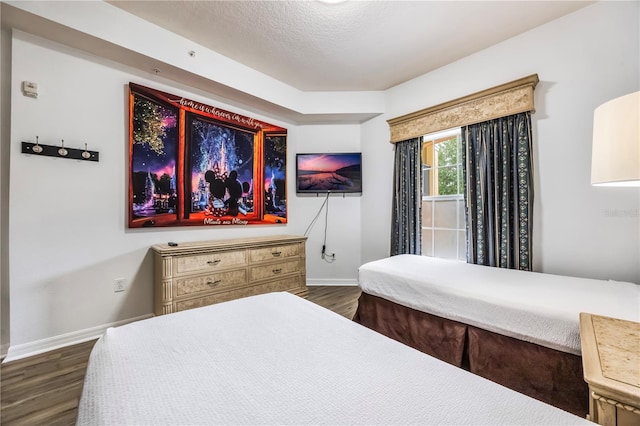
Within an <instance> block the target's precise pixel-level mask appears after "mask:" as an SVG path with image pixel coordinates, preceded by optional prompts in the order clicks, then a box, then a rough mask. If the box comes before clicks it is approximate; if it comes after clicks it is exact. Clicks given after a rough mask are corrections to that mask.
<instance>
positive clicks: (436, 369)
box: [78, 293, 591, 426]
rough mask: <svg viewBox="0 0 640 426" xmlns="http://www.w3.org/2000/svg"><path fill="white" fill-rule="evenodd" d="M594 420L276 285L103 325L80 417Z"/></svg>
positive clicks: (129, 420)
mask: <svg viewBox="0 0 640 426" xmlns="http://www.w3.org/2000/svg"><path fill="white" fill-rule="evenodd" d="M134 424H135V425H176V424H181V425H212V424H219V425H238V424H262V425H265V424H269V425H278V424H295V425H309V424H314V425H321V424H322V425H346V424H367V425H373V424H386V425H389V424H394V425H398V424H419V425H430V424H431V425H436V424H437V425H444V424H456V425H463V424H485V425H507V424H508V425H524V424H533V425H565V424H576V425H577V424H581V425H582V424H583V425H589V424H591V423H589V422H587V421H586V420H583V419H581V418H579V417H576V416H574V415H572V414H569V413H566V412H564V411H561V410H559V409H556V408H554V407H551V406H549V405H546V404H543V403H541V402H539V401H536V400H534V399H531V398H529V397H527V396H524V395H521V394H518V393H516V392H514V391H511V390H509V389H506V388H504V387H502V386H500V385H497V384H495V383H492V382H489V381H487V380H485V379H483V378H481V377H478V376H475V375H473V374H470V373H468V372H465V371H463V370H461V369H458V368H455V367H453V366H450V365H448V364H446V363H444V362H441V361H439V360H436V359H435V358H432V357H429V356H428V355H425V354H423V353H420V352H418V351H416V350H414V349H411V348H409V347H407V346H404V345H402V344H400V343H398V342H395V341H393V340H390V339H388V338H386V337H384V336H382V335H380V334H377V333H375V332H373V331H371V330H368V329H366V328H364V327H362V326H360V325H358V324H355V323H353V322H351V321H349V320H347V319H346V318H343V317H341V316H339V315H337V314H334V313H333V312H331V311H328V310H326V309H324V308H321V307H319V306H317V305H314V304H312V303H311V302H308V301H306V300H304V299H301V298H299V297H297V296H293V295H290V294H288V293H271V294H266V295H261V296H254V297H249V298H245V299H240V300H235V301H232V302H227V303H222V304H218V305H214V306H209V307H204V308H199V309H193V310H190V311H184V312H179V313H176V314H171V315H165V316H161V317H156V318H151V319H148V320H144V321H140V322H136V323H132V324H129V325H125V326H122V327H118V328H112V329H109V330H107V332H106V333H105V335H104V336H103V337H102V338H100V339H99V340H98V342H97V343H96V345H95V347H94V349H93V352H92V353H91V357H90V360H89V366H88V370H87V374H86V379H85V383H84V388H83V392H82V398H81V401H80V406H79V416H78V425H119V426H120V425H134Z"/></svg>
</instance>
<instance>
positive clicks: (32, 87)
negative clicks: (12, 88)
mask: <svg viewBox="0 0 640 426" xmlns="http://www.w3.org/2000/svg"><path fill="white" fill-rule="evenodd" d="M22 94H23V95H24V96H29V97H30V98H37V97H38V84H37V83H33V82H31V81H23V82H22Z"/></svg>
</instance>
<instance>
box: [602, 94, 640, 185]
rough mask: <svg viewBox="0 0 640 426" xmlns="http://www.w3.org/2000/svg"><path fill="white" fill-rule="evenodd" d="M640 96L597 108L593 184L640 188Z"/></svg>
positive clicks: (622, 98) (630, 95)
mask: <svg viewBox="0 0 640 426" xmlns="http://www.w3.org/2000/svg"><path fill="white" fill-rule="evenodd" d="M639 129H640V92H635V93H631V94H629V95H625V96H622V97H619V98H616V99H613V100H611V101H609V102H605V103H604V104H602V105H600V106H599V107H598V108H596V110H595V112H594V113H593V146H592V151H591V184H593V185H609V186H640V130H639Z"/></svg>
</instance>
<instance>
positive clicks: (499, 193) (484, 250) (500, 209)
mask: <svg viewBox="0 0 640 426" xmlns="http://www.w3.org/2000/svg"><path fill="white" fill-rule="evenodd" d="M462 162H463V181H464V202H465V216H466V227H467V262H468V263H476V264H480V265H488V266H498V267H501V268H509V269H521V270H526V271H529V270H531V265H532V260H531V246H532V244H531V235H532V220H533V217H532V216H533V170H532V162H531V113H530V112H525V113H521V114H515V115H510V116H507V117H502V118H498V119H495V120H490V121H485V122H483V123H478V124H472V125H469V126H465V127H463V128H462Z"/></svg>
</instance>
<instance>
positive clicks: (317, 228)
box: [289, 125, 373, 285]
mask: <svg viewBox="0 0 640 426" xmlns="http://www.w3.org/2000/svg"><path fill="white" fill-rule="evenodd" d="M294 132H295V137H294V139H295V140H296V141H297V145H296V146H297V149H298V152H299V153H320V152H360V125H307V126H299V127H297V128H296V129H295V130H294ZM362 161H363V168H364V169H366V168H367V167H368V164H367V163H368V161H369V160H368V158H367V156H366V155H364V154H363V159H362ZM294 174H295V171H294V172H292V174H291V176H292V177H293V176H294ZM366 185H367V183H366V182H363V191H364V193H368V192H371V191H372V190H373V189H372V188H367V187H366ZM361 198H362V197H361V196H360V195H353V194H349V195H345V196H344V197H343V196H342V195H339V194H333V195H331V196H330V197H329V200H328V205H329V212H328V216H327V218H326V220H327V223H328V225H327V227H326V228H327V245H326V251H327V253H335V261H333V262H330V263H329V262H327V261H324V260H322V259H321V253H322V244H323V241H324V230H325V213H326V210H324V209H323V211H322V212H321V213H320V216H319V217H318V219H317V222H316V223H315V225H314V226H313V228H312V229H311V230H310V231H309V235H308V240H307V283H308V284H311V285H333V284H356V273H357V270H358V267H359V266H360V264H361V262H360V217H361V212H360V200H361ZM289 199H290V200H291V199H295V204H294V209H295V212H296V218H297V219H296V220H298V219H300V220H302V221H303V223H302V225H304V227H303V228H300V229H302V233H304V232H305V231H306V229H307V228H308V226H309V224H310V223H311V221H312V220H313V218H314V217H315V216H316V214H318V212H319V211H320V208H321V207H322V204H323V203H324V201H325V199H326V196H325V195H319V196H318V197H316V196H315V195H298V194H295V188H293V185H292V187H291V188H290V191H289ZM297 224H298V223H297V222H296V225H297Z"/></svg>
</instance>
